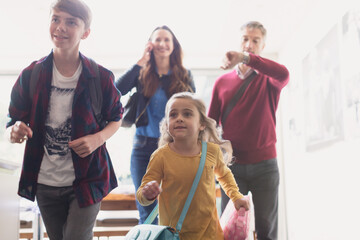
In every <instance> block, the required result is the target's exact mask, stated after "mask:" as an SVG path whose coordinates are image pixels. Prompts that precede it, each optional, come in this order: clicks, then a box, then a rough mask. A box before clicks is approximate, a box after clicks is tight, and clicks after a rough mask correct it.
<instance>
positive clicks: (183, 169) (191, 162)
mask: <svg viewBox="0 0 360 240" xmlns="http://www.w3.org/2000/svg"><path fill="white" fill-rule="evenodd" d="M200 157H201V154H198V155H195V156H183V155H180V154H178V153H176V152H174V151H173V150H171V149H170V147H169V145H165V146H163V147H161V148H159V149H157V150H156V151H155V152H154V153H153V154H152V156H151V158H150V162H149V165H148V168H147V171H146V174H145V175H144V177H143V179H142V183H141V186H140V188H139V189H138V191H137V193H136V197H137V199H138V201H139V202H140V204H142V205H145V206H147V205H149V204H151V203H152V202H153V201H149V200H147V199H146V198H145V197H144V196H142V189H143V187H144V186H145V185H146V184H147V183H148V182H150V181H153V180H156V181H157V182H158V183H161V188H162V192H161V194H160V195H159V224H160V225H166V226H171V227H173V228H175V227H176V224H177V222H178V220H179V217H180V214H181V211H182V209H183V206H184V204H185V201H186V198H187V196H188V194H189V192H190V188H191V186H192V183H193V181H194V178H195V175H196V172H197V170H198V167H199V162H200ZM215 176H216V177H217V180H218V181H219V183H220V185H221V186H222V187H223V189H224V191H225V193H226V194H227V195H228V196H229V198H230V199H231V200H232V201H233V202H234V201H236V200H237V199H240V198H242V197H243V195H242V194H241V193H240V192H239V189H238V187H237V185H236V182H235V179H234V176H233V174H232V173H231V171H230V169H229V168H228V167H227V166H226V164H225V163H224V161H223V157H222V152H221V150H220V147H219V146H218V145H217V144H214V143H208V148H207V155H206V161H205V167H204V171H203V173H202V176H201V178H200V182H199V184H198V187H197V189H196V192H195V194H194V197H193V199H192V202H191V204H190V207H189V210H188V212H187V215H186V217H185V220H184V222H183V225H182V229H181V232H180V238H181V239H182V240H187V239H189V240H190V239H191V240H194V239H202V240H205V239H216V240H218V239H224V236H223V232H222V229H221V227H220V223H219V218H218V214H217V209H216V195H215Z"/></svg>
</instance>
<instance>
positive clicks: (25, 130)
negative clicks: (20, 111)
mask: <svg viewBox="0 0 360 240" xmlns="http://www.w3.org/2000/svg"><path fill="white" fill-rule="evenodd" d="M6 132H7V136H8V139H9V141H10V142H11V143H23V142H24V141H26V140H27V139H28V138H32V136H33V131H32V130H31V128H30V127H29V126H28V125H26V124H25V123H24V122H21V121H17V122H16V123H15V124H14V125H12V126H10V127H8V128H7V130H6Z"/></svg>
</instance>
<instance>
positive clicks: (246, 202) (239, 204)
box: [234, 197, 250, 211]
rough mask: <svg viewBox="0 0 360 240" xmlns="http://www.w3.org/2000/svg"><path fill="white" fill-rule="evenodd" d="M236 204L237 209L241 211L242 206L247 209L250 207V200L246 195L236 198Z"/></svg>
mask: <svg viewBox="0 0 360 240" xmlns="http://www.w3.org/2000/svg"><path fill="white" fill-rule="evenodd" d="M234 205H235V208H236V210H237V211H239V209H240V208H241V207H243V208H245V210H246V211H247V210H249V208H250V203H249V200H247V199H246V198H245V197H243V198H240V199H238V200H236V201H235V203H234Z"/></svg>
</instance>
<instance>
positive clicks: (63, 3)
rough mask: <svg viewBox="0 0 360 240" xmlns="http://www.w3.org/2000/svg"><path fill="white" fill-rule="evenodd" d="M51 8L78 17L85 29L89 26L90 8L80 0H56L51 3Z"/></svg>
mask: <svg viewBox="0 0 360 240" xmlns="http://www.w3.org/2000/svg"><path fill="white" fill-rule="evenodd" d="M51 9H52V10H57V11H61V12H66V13H68V14H70V15H72V16H74V17H77V18H80V19H81V20H83V22H84V23H85V29H89V28H90V24H91V19H92V15H91V10H90V8H89V7H88V6H87V5H86V4H85V3H84V2H83V1H81V0H57V1H55V2H54V3H53V5H52V8H51Z"/></svg>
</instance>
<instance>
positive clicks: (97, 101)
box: [89, 58, 106, 128]
mask: <svg viewBox="0 0 360 240" xmlns="http://www.w3.org/2000/svg"><path fill="white" fill-rule="evenodd" d="M89 60H90V63H91V67H92V69H94V71H95V73H96V77H95V78H91V79H90V81H89V91H90V98H91V107H92V109H93V112H94V115H95V118H96V121H97V123H98V124H99V125H100V127H101V128H104V127H105V126H106V121H104V120H103V118H102V114H101V108H102V103H103V95H102V90H101V79H100V72H99V66H98V65H97V63H96V62H95V61H94V60H92V59H91V58H89Z"/></svg>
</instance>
